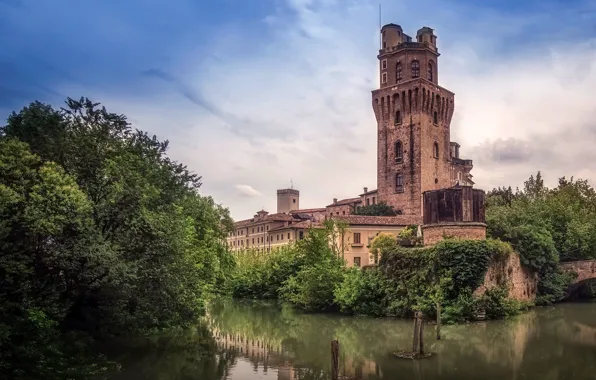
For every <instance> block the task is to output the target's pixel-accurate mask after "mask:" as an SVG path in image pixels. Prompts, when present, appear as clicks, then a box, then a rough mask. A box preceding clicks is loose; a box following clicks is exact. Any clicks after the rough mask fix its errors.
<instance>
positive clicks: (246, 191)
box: [234, 185, 263, 198]
mask: <svg viewBox="0 0 596 380" xmlns="http://www.w3.org/2000/svg"><path fill="white" fill-rule="evenodd" d="M234 187H235V188H236V190H237V191H238V194H240V196H242V197H248V198H256V197H260V196H262V195H263V194H261V193H260V192H259V191H257V190H255V189H254V188H253V187H252V186H250V185H236V186H234Z"/></svg>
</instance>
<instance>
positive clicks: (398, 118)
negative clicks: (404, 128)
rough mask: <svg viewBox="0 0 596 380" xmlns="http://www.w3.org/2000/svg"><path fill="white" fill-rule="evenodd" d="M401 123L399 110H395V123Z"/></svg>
mask: <svg viewBox="0 0 596 380" xmlns="http://www.w3.org/2000/svg"><path fill="white" fill-rule="evenodd" d="M397 124H401V111H399V110H397V111H395V125H397Z"/></svg>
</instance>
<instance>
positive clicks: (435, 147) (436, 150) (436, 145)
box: [433, 142, 439, 158]
mask: <svg viewBox="0 0 596 380" xmlns="http://www.w3.org/2000/svg"><path fill="white" fill-rule="evenodd" d="M433 157H434V158H439V143H437V142H435V143H434V144H433Z"/></svg>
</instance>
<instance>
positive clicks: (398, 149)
mask: <svg viewBox="0 0 596 380" xmlns="http://www.w3.org/2000/svg"><path fill="white" fill-rule="evenodd" d="M403 158H404V149H403V145H402V143H401V141H399V140H398V141H397V142H396V143H395V162H396V163H399V162H402V160H403Z"/></svg>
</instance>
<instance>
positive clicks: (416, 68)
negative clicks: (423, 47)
mask: <svg viewBox="0 0 596 380" xmlns="http://www.w3.org/2000/svg"><path fill="white" fill-rule="evenodd" d="M419 76H420V63H419V62H418V61H417V60H413V61H412V78H418V77H419Z"/></svg>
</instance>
